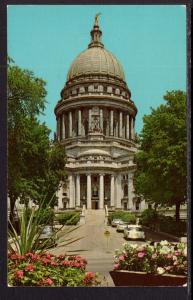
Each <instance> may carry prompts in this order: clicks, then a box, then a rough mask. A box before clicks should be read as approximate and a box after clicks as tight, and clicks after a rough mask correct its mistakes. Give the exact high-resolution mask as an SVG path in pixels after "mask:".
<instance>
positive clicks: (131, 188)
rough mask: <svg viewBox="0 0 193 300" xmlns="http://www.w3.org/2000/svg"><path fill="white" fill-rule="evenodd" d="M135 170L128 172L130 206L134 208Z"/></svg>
mask: <svg viewBox="0 0 193 300" xmlns="http://www.w3.org/2000/svg"><path fill="white" fill-rule="evenodd" d="M133 177H134V174H133V172H129V173H128V208H129V209H131V210H133V198H134V196H135V194H134V187H133Z"/></svg>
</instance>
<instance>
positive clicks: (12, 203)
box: [9, 195, 17, 223]
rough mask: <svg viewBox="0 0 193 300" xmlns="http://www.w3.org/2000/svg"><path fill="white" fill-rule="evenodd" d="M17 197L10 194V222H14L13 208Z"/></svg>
mask: <svg viewBox="0 0 193 300" xmlns="http://www.w3.org/2000/svg"><path fill="white" fill-rule="evenodd" d="M16 200H17V198H16V197H15V195H10V217H9V219H10V221H11V223H14V208H15V202H16Z"/></svg>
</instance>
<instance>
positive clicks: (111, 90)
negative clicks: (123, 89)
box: [107, 86, 113, 94]
mask: <svg viewBox="0 0 193 300" xmlns="http://www.w3.org/2000/svg"><path fill="white" fill-rule="evenodd" d="M112 92H113V89H112V86H108V87H107V93H110V94H111V93H112Z"/></svg>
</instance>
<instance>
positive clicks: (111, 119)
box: [110, 110, 113, 135]
mask: <svg viewBox="0 0 193 300" xmlns="http://www.w3.org/2000/svg"><path fill="white" fill-rule="evenodd" d="M110 135H113V110H111V111H110Z"/></svg>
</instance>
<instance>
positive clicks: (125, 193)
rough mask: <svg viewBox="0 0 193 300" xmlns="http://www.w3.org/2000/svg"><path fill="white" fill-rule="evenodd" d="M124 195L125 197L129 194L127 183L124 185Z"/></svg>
mask: <svg viewBox="0 0 193 300" xmlns="http://www.w3.org/2000/svg"><path fill="white" fill-rule="evenodd" d="M124 196H125V197H127V196H128V185H127V184H125V185H124Z"/></svg>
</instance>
